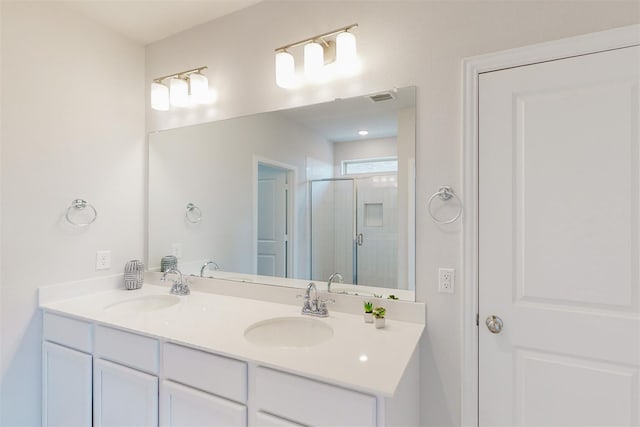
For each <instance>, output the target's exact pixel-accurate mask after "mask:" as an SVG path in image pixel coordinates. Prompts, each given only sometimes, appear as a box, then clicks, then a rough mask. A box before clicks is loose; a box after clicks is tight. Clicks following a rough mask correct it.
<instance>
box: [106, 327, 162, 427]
mask: <svg viewBox="0 0 640 427" xmlns="http://www.w3.org/2000/svg"><path fill="white" fill-rule="evenodd" d="M94 335H95V336H94V347H93V357H94V360H93V421H94V426H96V427H123V426H149V427H153V426H157V425H158V376H157V375H158V371H159V358H160V355H159V352H160V343H159V341H158V340H157V339H154V338H149V337H145V336H142V335H138V334H133V333H130V332H125V331H121V330H118V329H113V328H109V327H105V326H102V325H96V326H95V334H94Z"/></svg>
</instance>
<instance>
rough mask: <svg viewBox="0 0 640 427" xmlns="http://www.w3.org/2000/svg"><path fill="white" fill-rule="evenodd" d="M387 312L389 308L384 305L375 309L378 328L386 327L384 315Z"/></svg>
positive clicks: (374, 317)
mask: <svg viewBox="0 0 640 427" xmlns="http://www.w3.org/2000/svg"><path fill="white" fill-rule="evenodd" d="M386 313H387V309H386V308H384V307H376V308H374V309H373V323H374V325H375V327H376V329H381V328H384V323H385V322H384V315H385V314H386Z"/></svg>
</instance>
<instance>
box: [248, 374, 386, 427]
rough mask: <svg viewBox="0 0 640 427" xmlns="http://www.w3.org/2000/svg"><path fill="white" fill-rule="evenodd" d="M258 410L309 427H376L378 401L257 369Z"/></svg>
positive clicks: (364, 395) (305, 380) (342, 389)
mask: <svg viewBox="0 0 640 427" xmlns="http://www.w3.org/2000/svg"><path fill="white" fill-rule="evenodd" d="M255 384H256V405H257V409H258V410H262V411H264V412H268V413H270V414H274V415H278V416H281V417H283V418H286V419H288V420H292V421H295V422H299V423H302V424H306V425H309V426H337V425H342V426H369V427H372V426H375V425H376V398H375V397H374V396H371V395H368V394H363V393H360V392H357V391H353V390H347V389H344V388H341V387H336V386H333V385H329V384H326V383H322V382H318V381H313V380H310V379H307V378H303V377H299V376H296V375H291V374H286V373H284V372H280V371H275V370H273V369H269V368H264V367H258V368H257V369H256V378H255Z"/></svg>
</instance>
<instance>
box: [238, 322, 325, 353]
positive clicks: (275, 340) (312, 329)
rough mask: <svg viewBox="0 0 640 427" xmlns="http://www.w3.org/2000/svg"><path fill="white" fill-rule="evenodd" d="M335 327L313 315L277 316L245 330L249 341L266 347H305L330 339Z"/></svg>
mask: <svg viewBox="0 0 640 427" xmlns="http://www.w3.org/2000/svg"><path fill="white" fill-rule="evenodd" d="M332 336H333V328H332V327H331V326H329V325H327V324H326V323H324V322H322V321H320V320H318V319H314V318H312V317H276V318H274V319H269V320H264V321H262V322H258V323H254V324H253V325H251V326H249V327H248V328H247V329H246V330H245V331H244V337H245V339H246V340H247V341H249V342H251V343H253V344H257V345H260V346H264V347H280V348H304V347H312V346H314V345H318V344H320V343H323V342H325V341H328V340H329V339H331V337H332Z"/></svg>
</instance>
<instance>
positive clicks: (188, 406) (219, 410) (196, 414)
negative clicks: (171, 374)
mask: <svg viewBox="0 0 640 427" xmlns="http://www.w3.org/2000/svg"><path fill="white" fill-rule="evenodd" d="M160 402H161V403H160V425H161V426H167V427H178V426H189V427H195V426H203V427H204V426H207V427H216V426H225V427H227V426H228V427H232V426H233V427H236V426H237V427H240V426H246V425H247V408H246V407H245V406H244V405H241V404H239V403H234V402H231V401H229V400H226V399H222V398H219V397H216V396H214V395H211V394H209V393H204V392H202V391H199V390H195V389H192V388H190V387H185V386H183V385H180V384H176V383H174V382H171V381H163V382H162V388H161V390H160Z"/></svg>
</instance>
